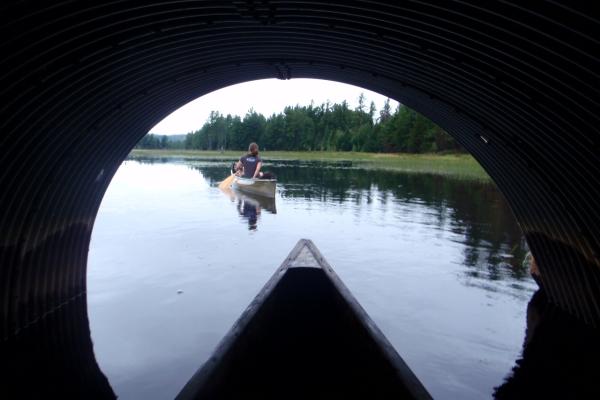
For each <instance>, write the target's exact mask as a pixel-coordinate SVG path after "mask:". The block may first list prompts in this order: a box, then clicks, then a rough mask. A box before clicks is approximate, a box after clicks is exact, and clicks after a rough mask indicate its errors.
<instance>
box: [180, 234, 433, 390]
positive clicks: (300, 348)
mask: <svg viewBox="0 0 600 400" xmlns="http://www.w3.org/2000/svg"><path fill="white" fill-rule="evenodd" d="M357 397H364V398H396V399H430V398H431V397H430V396H429V394H428V393H427V391H426V390H425V388H424V387H423V385H422V384H421V383H420V382H419V380H418V379H417V378H416V377H415V375H414V374H413V373H412V371H410V369H409V368H408V366H407V365H406V364H405V363H404V361H403V360H402V359H401V358H400V356H399V355H398V353H396V351H395V350H394V348H393V347H392V346H391V344H390V343H389V342H388V341H387V340H386V339H385V337H384V336H383V334H382V333H381V332H380V331H379V329H378V328H377V327H376V326H375V324H374V323H373V321H372V320H371V319H370V318H369V317H368V315H367V314H366V312H365V311H364V310H363V309H362V307H360V305H359V304H358V303H357V302H356V300H355V299H354V297H352V295H351V294H350V292H349V291H348V289H347V288H346V287H345V286H344V285H343V283H342V282H341V281H340V280H339V278H338V277H337V275H335V273H334V272H333V270H332V269H331V267H330V266H329V265H328V264H327V262H326V261H325V260H324V258H323V257H322V256H321V254H320V253H319V252H318V250H317V249H316V247H315V246H314V244H312V242H310V241H307V240H301V241H300V242H299V243H298V245H297V246H296V247H295V248H294V250H293V251H292V253H290V255H289V256H288V257H287V258H286V261H285V262H284V263H283V264H282V265H281V266H280V267H279V269H278V270H277V271H276V272H275V274H274V275H273V277H272V278H271V279H270V280H269V281H268V282H267V284H266V285H265V287H264V288H263V290H262V291H261V292H260V293H259V294H258V295H257V297H256V298H255V299H254V301H253V302H252V303H251V304H250V306H249V307H248V308H247V309H246V310H245V311H244V313H243V314H242V316H241V317H240V319H239V320H238V321H237V322H236V323H235V325H234V326H233V328H232V329H231V330H230V331H229V333H228V334H227V335H226V336H225V338H224V339H223V340H222V341H221V343H220V344H219V346H218V347H217V349H216V351H215V352H214V354H213V356H212V357H211V358H210V359H209V361H207V362H206V363H205V364H204V366H203V367H202V368H201V369H199V370H198V372H196V374H195V375H194V376H193V377H192V379H191V380H190V381H189V382H188V384H187V385H186V386H185V387H184V388H183V390H182V391H181V393H180V394H179V396H178V399H200V398H202V399H205V398H206V399H213V398H219V399H221V398H225V399H237V398H261V399H275V398H278V399H280V398H298V399H300V398H328V399H338V398H357Z"/></svg>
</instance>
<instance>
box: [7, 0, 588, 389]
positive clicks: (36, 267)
mask: <svg viewBox="0 0 600 400" xmlns="http://www.w3.org/2000/svg"><path fill="white" fill-rule="evenodd" d="M579 7H581V8H579ZM585 7H590V9H585ZM591 7H592V4H589V5H587V6H586V5H583V4H578V5H576V6H575V5H566V4H560V3H554V2H547V3H539V4H535V5H534V4H533V3H532V4H522V3H518V2H515V3H510V2H494V3H491V2H486V3H482V4H478V3H472V4H469V3H462V2H448V3H431V4H429V3H426V2H399V3H392V2H390V3H387V2H372V1H345V2H338V1H335V2H327V3H325V2H319V1H300V2H292V1H274V0H271V1H179V2H156V1H133V0H131V1H127V0H122V1H107V2H103V3H102V4H92V3H88V2H82V1H64V2H58V3H54V4H42V3H35V2H24V1H10V2H5V3H3V4H2V5H1V6H0V9H1V12H0V15H1V16H0V20H1V22H0V29H1V32H2V42H1V48H2V53H3V58H2V59H1V60H0V64H1V66H2V68H1V71H2V72H1V73H0V81H1V85H0V92H2V99H3V101H2V104H1V105H0V108H1V109H2V118H1V119H0V126H1V136H0V187H1V190H0V204H1V205H2V216H1V218H0V264H1V266H0V274H1V275H0V276H1V279H0V284H1V288H2V294H1V296H2V298H1V300H0V301H1V303H2V308H1V313H2V316H1V319H0V322H1V332H2V341H3V345H2V348H3V352H6V353H5V357H4V359H5V360H9V362H4V363H3V364H5V365H3V368H7V369H9V370H10V371H12V372H10V373H9V374H8V375H5V376H13V377H14V376H16V375H18V376H24V375H27V376H30V377H32V378H33V377H36V376H38V375H42V374H44V373H46V374H47V372H48V371H49V370H50V371H55V372H52V373H51V374H50V375H52V374H54V375H52V376H51V378H48V377H46V378H44V379H47V380H50V379H53V380H54V382H59V383H58V384H57V385H59V384H60V382H61V380H62V381H65V382H67V381H69V382H71V383H73V382H79V383H80V386H78V385H76V384H75V385H73V384H71V387H72V390H73V391H75V392H73V393H75V394H77V393H79V392H76V391H77V390H85V391H86V396H87V397H93V396H92V394H93V393H94V394H97V395H98V396H97V397H102V396H104V395H109V396H110V393H111V392H110V387H109V386H108V384H107V382H106V380H105V379H104V378H103V376H102V375H101V374H99V373H98V372H99V369H98V367H97V365H96V364H95V361H94V356H93V352H92V350H91V341H90V338H89V327H88V326H87V317H86V307H85V293H86V261H87V250H88V246H89V241H90V235H91V230H92V226H93V223H94V218H95V215H96V213H97V211H98V208H99V205H100V201H101V199H102V197H103V194H104V192H105V191H106V188H107V187H108V184H109V183H110V180H111V178H112V176H113V174H114V173H115V171H116V169H117V168H118V166H119V165H120V163H121V161H122V160H123V159H124V158H125V157H126V156H127V154H128V152H129V151H130V149H131V148H133V146H134V145H135V144H136V143H137V141H138V140H139V139H140V138H141V137H142V136H143V135H144V134H145V133H146V132H147V131H148V130H149V129H150V128H151V127H152V126H154V125H155V124H156V123H157V122H158V121H160V120H161V119H162V118H164V117H165V116H166V115H168V114H169V113H170V112H172V111H174V110H175V109H177V108H179V107H180V106H182V105H183V104H185V103H187V102H189V101H191V100H193V99H195V98H197V97H199V96H202V95H204V94H206V93H208V92H211V91H213V90H216V89H219V88H222V87H225V86H228V85H231V84H234V83H239V82H243V81H248V80H254V79H261V78H273V77H275V78H279V79H293V78H300V77H303V78H321V79H329V80H335V81H339V82H344V83H349V84H355V85H360V86H362V87H364V88H367V89H369V90H373V91H376V92H379V93H382V94H384V95H387V96H389V97H391V98H394V99H396V100H398V101H400V102H401V103H403V104H406V105H408V106H409V107H412V108H414V109H415V110H417V111H419V112H421V113H422V114H424V115H426V116H427V117H429V118H431V119H432V120H433V121H434V122H436V123H437V124H439V125H440V126H442V127H443V128H444V129H445V130H447V131H448V132H449V133H450V134H451V135H453V136H454V137H455V138H456V139H457V140H458V141H459V142H460V143H461V144H462V145H463V146H464V147H465V148H466V149H467V150H468V151H469V152H470V153H471V154H472V155H473V156H474V157H475V158H476V159H477V160H478V161H479V163H480V164H481V165H482V166H483V167H484V169H485V170H486V172H487V173H488V174H489V175H490V176H491V178H492V179H493V180H494V182H495V183H496V185H497V186H498V188H499V189H500V191H501V192H502V193H503V195H504V196H505V198H506V199H507V201H508V203H509V204H510V206H511V208H512V210H513V212H514V215H515V217H516V219H517V221H518V222H519V224H520V226H521V229H522V230H523V232H524V234H525V236H526V238H527V242H528V244H529V246H530V248H531V250H532V252H533V254H534V256H535V258H536V260H537V261H538V264H539V267H540V270H541V274H542V281H543V286H544V288H545V290H546V291H547V293H548V296H549V298H550V300H551V301H552V302H553V303H555V304H556V305H557V306H559V307H560V308H561V309H563V310H564V311H566V312H567V313H569V314H570V315H572V316H573V317H575V318H577V319H579V320H581V321H583V322H585V323H586V324H589V325H592V326H596V327H597V326H598V325H600V238H599V235H598V228H599V226H600V214H599V213H598V207H597V199H598V197H599V195H600V185H599V181H600V178H599V177H600V157H599V154H600V134H599V133H598V126H599V125H600V106H599V104H598V98H600V97H599V92H600V85H599V84H598V82H599V74H600V73H599V71H600V60H599V54H600V37H599V34H598V32H600V23H599V17H600V15H599V14H598V12H597V11H595V10H594V9H592V8H591ZM82 348H83V349H88V351H87V352H86V351H83V352H82V351H80V350H77V351H76V350H74V349H82ZM40 354H44V356H43V358H44V359H45V360H46V361H47V362H48V363H50V362H52V363H56V362H58V363H64V364H65V365H66V364H67V363H68V365H69V366H68V367H66V366H65V367H64V368H62V369H61V368H47V369H44V368H46V367H48V366H47V365H46V367H44V362H42V361H40V362H38V363H36V365H37V366H32V364H31V363H30V362H28V357H34V358H36V357H37V358H38V361H39V357H40ZM56 360H59V361H56ZM61 360H62V361H61ZM9 364H10V365H9ZM10 374H12V375H10ZM15 374H16V375H15ZM83 387H85V389H83ZM32 390H33V389H32ZM73 393H71V394H73Z"/></svg>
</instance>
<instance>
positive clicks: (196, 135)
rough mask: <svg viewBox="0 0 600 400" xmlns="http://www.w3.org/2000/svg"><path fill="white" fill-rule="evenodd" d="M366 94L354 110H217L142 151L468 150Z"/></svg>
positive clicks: (155, 138) (154, 139)
mask: <svg viewBox="0 0 600 400" xmlns="http://www.w3.org/2000/svg"><path fill="white" fill-rule="evenodd" d="M365 103H366V99H365V96H364V95H363V94H361V96H360V97H359V99H358V106H357V107H356V108H355V109H354V110H352V109H350V108H349V107H348V103H347V102H345V101H344V102H342V103H341V104H333V105H331V104H329V103H326V104H322V105H320V106H315V105H313V104H311V105H309V106H299V105H297V106H294V107H291V106H288V107H285V109H284V110H283V112H280V113H279V114H273V115H271V116H270V117H268V118H266V117H265V116H263V115H262V114H259V113H257V112H255V111H254V110H252V109H251V110H250V111H248V113H246V115H245V116H244V117H243V118H241V117H239V116H232V115H227V116H224V115H222V114H220V113H219V112H218V111H213V112H211V114H210V117H209V118H208V120H207V121H206V122H205V123H204V125H203V126H202V128H201V129H199V130H198V131H195V132H191V133H188V134H187V136H186V137H185V140H183V142H182V141H181V140H179V141H174V140H170V139H166V138H165V137H164V136H162V137H161V136H159V135H148V136H147V137H146V138H144V139H143V140H142V141H140V143H139V144H138V146H137V147H138V148H150V149H158V148H185V149H188V150H245V149H247V148H248V144H249V143H251V142H256V143H258V144H259V145H260V147H261V149H263V150H267V149H268V150H285V151H357V152H373V153H411V154H417V153H436V152H445V153H447V152H453V153H457V152H464V151H463V150H462V148H461V147H460V146H459V145H458V143H457V142H456V141H455V140H454V139H453V138H452V137H451V136H450V135H448V134H447V133H446V132H445V131H444V130H443V129H441V128H440V127H439V126H437V125H435V124H434V123H433V122H431V121H430V120H428V119H427V118H425V117H424V116H422V115H421V114H418V113H417V112H415V111H414V110H412V109H410V108H408V107H405V106H402V105H399V106H398V108H396V110H395V111H394V112H392V110H391V108H390V101H389V99H388V100H387V101H386V103H385V104H384V106H383V108H382V109H381V110H380V111H379V113H376V109H375V104H374V103H373V102H371V104H370V106H369V107H367V106H366V104H365Z"/></svg>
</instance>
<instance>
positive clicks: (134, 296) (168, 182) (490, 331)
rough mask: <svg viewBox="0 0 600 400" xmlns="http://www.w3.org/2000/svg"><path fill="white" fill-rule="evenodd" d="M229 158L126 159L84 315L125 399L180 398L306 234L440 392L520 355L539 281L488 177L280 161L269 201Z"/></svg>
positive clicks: (469, 394)
mask: <svg viewBox="0 0 600 400" xmlns="http://www.w3.org/2000/svg"><path fill="white" fill-rule="evenodd" d="M230 161H231V160H230ZM228 166H229V162H226V161H201V160H196V161H190V160H173V159H170V160H154V161H152V160H129V161H125V162H124V163H123V165H122V166H121V168H120V169H119V170H118V172H117V174H116V175H115V177H114V178H113V181H112V183H111V185H110V187H109V189H108V191H107V193H106V195H105V197H104V199H103V202H102V205H101V207H100V211H99V214H98V217H97V219H96V223H95V226H94V231H93V235H92V242H91V246H90V251H89V262H88V305H89V319H90V325H91V332H92V339H93V342H94V351H95V354H96V358H97V360H98V363H99V365H100V367H101V369H102V371H103V372H104V373H105V374H106V375H107V377H108V379H109V381H110V383H111V385H112V387H113V389H114V390H115V392H116V394H117V395H118V396H119V398H121V399H140V398H144V399H168V398H173V397H174V396H175V395H176V394H177V393H178V392H179V390H180V389H181V388H182V387H183V385H184V384H185V383H186V382H187V380H188V379H189V378H190V377H191V376H192V374H193V373H194V372H195V371H196V369H197V368H198V367H199V366H200V365H201V364H202V363H203V362H204V361H205V360H207V358H208V357H209V355H210V353H211V352H212V350H213V349H214V347H215V346H216V345H217V343H218V342H219V340H220V339H221V338H222V337H223V335H224V334H225V333H226V332H227V331H228V330H229V328H230V327H231V325H232V324H233V323H234V322H235V320H236V319H237V318H238V317H239V315H240V314H241V313H242V311H243V310H244V309H245V307H246V306H247V305H248V304H249V303H250V301H251V300H252V299H253V298H254V296H255V295H256V294H257V293H258V292H259V291H260V289H261V288H262V286H263V285H264V284H265V283H266V281H267V280H268V278H269V277H270V276H271V275H272V274H273V272H274V271H275V269H276V268H277V267H278V266H279V264H280V263H281V262H282V261H283V259H284V258H285V256H286V255H287V254H288V253H289V251H290V250H291V249H292V248H293V247H294V245H295V244H296V242H297V241H298V240H299V239H300V238H309V239H312V240H313V241H314V242H315V244H316V245H317V247H318V248H319V249H320V250H321V252H322V253H323V255H324V256H325V258H326V259H327V260H328V261H329V263H330V264H331V265H332V266H333V268H334V269H335V271H336V272H337V274H338V275H339V276H340V278H341V279H342V280H343V282H344V283H345V284H346V286H347V287H348V288H349V289H350V291H351V292H352V293H353V294H354V296H355V297H356V298H357V300H358V301H359V303H360V304H361V305H362V306H363V308H365V310H366V311H367V312H368V313H369V315H370V316H371V318H372V319H373V320H374V321H375V323H376V324H377V325H378V326H379V328H380V329H381V330H382V331H383V333H384V334H385V335H386V337H387V338H388V339H389V341H390V342H391V343H392V344H393V345H394V347H395V348H396V350H397V351H398V353H399V354H400V355H401V356H402V358H403V359H404V360H405V361H406V362H407V363H408V365H409V366H410V367H411V369H412V370H413V371H414V373H415V374H416V375H417V376H418V377H419V378H420V380H421V381H422V382H423V384H424V385H425V386H426V387H427V389H428V390H429V392H430V393H431V394H432V395H433V397H434V398H436V399H458V398H460V399H482V398H491V397H492V393H493V390H494V387H496V386H499V385H500V384H502V382H503V380H504V378H505V377H506V376H507V375H508V374H509V373H510V371H511V368H512V367H513V366H514V363H515V360H516V359H517V358H519V355H520V353H521V346H522V344H523V338H524V333H525V324H526V321H525V319H526V307H527V302H528V301H529V299H530V298H531V296H532V294H533V292H534V291H535V289H536V288H537V286H536V285H535V283H534V282H533V280H531V279H530V277H529V275H528V273H527V270H526V269H525V268H524V267H523V266H522V262H523V258H524V256H525V253H526V251H527V248H526V243H525V240H524V238H523V236H522V233H521V231H520V229H519V227H518V226H517V224H516V222H515V220H514V218H513V216H512V213H511V211H510V209H509V208H508V206H507V204H506V203H505V201H504V199H503V198H502V196H501V195H500V193H499V192H498V191H497V189H496V188H495V186H494V185H493V184H491V183H487V182H476V181H465V180H456V179H450V178H447V177H441V176H432V175H424V174H406V173H399V172H390V171H373V170H365V169H360V168H356V167H353V166H352V164H351V163H315V162H310V163H309V162H276V163H271V164H267V165H266V167H265V168H264V169H266V170H269V171H272V172H274V173H275V174H276V175H277V176H278V178H279V183H278V189H277V196H276V198H275V201H273V202H265V201H257V199H253V198H247V197H240V196H239V195H238V196H236V195H235V194H231V193H230V194H227V193H224V192H222V191H221V190H219V189H218V187H217V185H218V182H219V181H221V180H222V179H223V178H225V177H226V176H227V174H228ZM315 328H317V329H318V327H315Z"/></svg>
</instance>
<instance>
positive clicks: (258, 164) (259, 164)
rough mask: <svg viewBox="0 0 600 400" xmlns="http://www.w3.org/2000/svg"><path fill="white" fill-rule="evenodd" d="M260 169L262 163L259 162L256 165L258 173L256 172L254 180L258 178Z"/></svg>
mask: <svg viewBox="0 0 600 400" xmlns="http://www.w3.org/2000/svg"><path fill="white" fill-rule="evenodd" d="M260 167H262V161H259V162H258V163H257V164H256V171H254V176H253V177H252V178H256V177H257V176H258V175H259V174H260Z"/></svg>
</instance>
